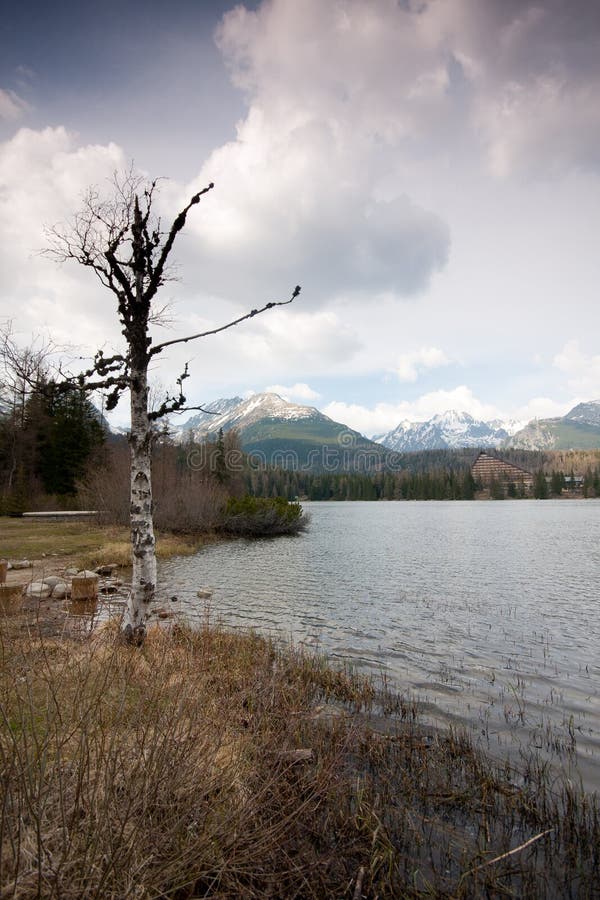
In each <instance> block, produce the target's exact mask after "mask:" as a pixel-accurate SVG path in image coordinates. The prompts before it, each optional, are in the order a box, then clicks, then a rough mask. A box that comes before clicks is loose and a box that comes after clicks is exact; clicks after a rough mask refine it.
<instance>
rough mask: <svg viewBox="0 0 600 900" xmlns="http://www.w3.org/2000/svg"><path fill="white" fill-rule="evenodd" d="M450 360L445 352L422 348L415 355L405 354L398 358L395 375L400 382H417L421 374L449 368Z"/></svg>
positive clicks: (434, 348) (433, 348)
mask: <svg viewBox="0 0 600 900" xmlns="http://www.w3.org/2000/svg"><path fill="white" fill-rule="evenodd" d="M449 363H450V359H448V357H447V356H446V354H445V353H444V352H443V350H438V348H437V347H421V349H420V350H416V351H415V352H413V353H404V354H402V355H401V356H399V357H398V359H397V362H396V368H395V370H394V371H395V373H396V375H397V376H398V378H399V380H400V381H416V380H417V378H418V377H419V374H420V372H422V371H424V370H427V369H437V368H439V367H440V366H447V365H449Z"/></svg>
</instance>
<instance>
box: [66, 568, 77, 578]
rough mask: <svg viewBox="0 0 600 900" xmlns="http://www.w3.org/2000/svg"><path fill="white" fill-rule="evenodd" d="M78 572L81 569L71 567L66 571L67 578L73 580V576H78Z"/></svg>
mask: <svg viewBox="0 0 600 900" xmlns="http://www.w3.org/2000/svg"><path fill="white" fill-rule="evenodd" d="M78 571H79V569H75V568H74V567H73V566H69V567H68V568H67V569H65V575H67V577H69V578H72V577H73V575H77V573H78Z"/></svg>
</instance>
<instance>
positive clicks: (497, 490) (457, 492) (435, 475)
mask: <svg viewBox="0 0 600 900" xmlns="http://www.w3.org/2000/svg"><path fill="white" fill-rule="evenodd" d="M571 478H572V476H571V475H569V473H567V474H566V475H565V473H564V472H562V471H558V470H554V471H553V472H552V473H551V474H550V475H546V473H545V472H544V470H542V469H539V470H538V472H537V473H536V475H535V477H534V482H533V488H532V490H531V491H526V490H524V489H523V487H522V485H520V484H514V483H502V482H500V481H492V482H491V483H490V484H488V485H482V484H479V483H477V482H476V481H475V480H474V479H473V476H472V475H471V471H470V469H465V470H463V471H460V470H459V471H453V470H452V469H432V470H430V471H422V472H410V471H402V472H397V473H393V474H391V473H384V472H378V473H376V474H374V475H359V474H348V473H341V474H323V473H314V474H313V473H310V472H290V471H286V470H283V469H272V470H262V471H255V470H252V469H249V470H247V471H246V472H245V474H244V485H245V488H246V490H247V491H248V493H250V494H253V495H254V496H257V497H276V496H281V497H287V498H288V499H290V500H293V499H295V498H297V497H300V498H303V497H304V498H306V499H308V500H473V499H475V497H476V496H478V495H479V494H480V492H485V495H486V496H489V497H490V498H491V499H492V500H505V499H511V498H520V497H531V496H533V497H535V498H537V499H540V500H545V499H547V498H549V497H559V496H563V495H565V494H569V493H573V494H576V495H577V496H583V497H600V466H596V467H595V468H594V469H591V468H589V469H588V470H587V471H586V473H585V475H584V478H583V483H582V485H581V486H579V485H578V486H577V487H576V488H574V487H573V482H572V481H571Z"/></svg>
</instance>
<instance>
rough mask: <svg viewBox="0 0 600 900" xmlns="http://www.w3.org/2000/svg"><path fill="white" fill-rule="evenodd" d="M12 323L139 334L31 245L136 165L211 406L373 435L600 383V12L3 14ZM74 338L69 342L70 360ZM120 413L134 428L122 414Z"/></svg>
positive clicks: (340, 2) (224, 8) (202, 394)
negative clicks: (259, 403) (272, 398)
mask: <svg viewBox="0 0 600 900" xmlns="http://www.w3.org/2000/svg"><path fill="white" fill-rule="evenodd" d="M0 35H1V38H0V41H1V43H0V318H1V319H3V320H5V319H11V320H12V321H13V325H14V328H15V330H16V331H17V332H18V333H19V337H20V339H21V340H22V341H23V342H24V343H26V342H28V341H29V340H30V339H31V335H32V334H35V333H40V332H45V333H49V334H51V335H52V336H53V338H54V340H55V341H57V342H58V343H59V344H63V345H69V346H70V347H71V348H72V349H71V354H72V355H76V353H79V352H80V353H81V355H85V354H90V353H92V352H93V350H94V349H95V348H97V347H98V346H99V345H102V346H104V347H107V348H108V347H118V346H119V338H120V327H119V325H118V322H117V319H116V308H115V303H114V302H113V300H114V298H113V297H112V295H110V294H108V293H106V292H104V291H103V289H102V288H101V287H100V286H99V285H98V284H97V283H96V282H95V281H94V279H93V276H92V274H91V273H90V271H89V270H84V269H82V270H78V269H77V267H76V266H67V265H65V266H63V267H57V266H56V265H55V264H53V263H52V262H50V261H48V260H46V259H43V258H40V257H39V255H37V253H36V251H37V250H38V249H39V248H40V247H42V246H43V244H44V235H43V226H44V225H52V224H54V223H57V222H61V221H64V220H65V219H67V218H68V217H69V215H70V214H72V213H73V212H74V211H75V210H76V209H77V208H78V206H79V205H80V200H81V194H82V192H83V190H84V189H85V188H86V186H88V185H90V184H97V185H98V186H99V187H100V188H102V189H103V186H104V185H106V184H107V179H108V178H109V176H110V174H111V173H112V172H113V170H115V169H120V168H123V167H126V166H127V165H128V164H129V163H130V162H131V160H132V159H133V160H134V162H135V166H136V167H137V168H138V169H139V170H140V171H142V172H144V173H147V174H148V175H150V176H158V175H160V176H165V178H166V179H167V180H165V182H164V183H163V190H162V193H161V198H160V205H161V212H162V213H163V214H164V215H165V216H168V215H172V214H174V213H176V212H177V211H178V208H179V207H180V206H181V205H183V204H184V203H185V201H186V199H187V198H189V196H190V195H191V193H192V192H195V191H197V190H198V189H199V188H201V187H203V186H204V185H206V184H207V183H208V182H209V181H214V182H215V190H214V191H213V192H211V194H209V195H208V196H207V197H206V198H205V199H204V200H203V202H202V204H201V205H200V207H195V208H194V210H193V211H192V214H191V216H190V218H189V220H188V226H187V228H186V231H185V233H184V234H183V235H182V237H181V240H180V242H179V245H178V246H177V248H176V259H177V263H178V271H179V275H180V280H179V281H177V282H173V283H170V284H168V285H167V286H166V287H165V289H164V294H163V300H164V301H169V302H170V303H171V310H170V316H171V319H172V324H171V325H170V327H169V330H168V331H165V330H164V329H162V330H161V331H160V332H157V334H158V333H160V334H161V337H162V339H163V340H165V339H169V338H171V337H177V336H179V335H183V334H186V333H188V332H190V331H192V332H195V331H199V330H205V329H207V328H210V327H211V326H216V325H219V324H221V323H223V322H225V321H228V320H229V319H230V318H235V317H236V316H237V315H239V314H240V312H242V311H244V310H246V309H249V308H251V307H252V306H255V305H256V304H258V303H261V302H266V301H267V300H274V299H286V298H287V297H288V296H289V295H290V294H291V291H292V290H293V287H294V285H296V284H297V283H299V284H301V285H302V295H301V297H300V298H299V299H298V301H296V303H295V304H294V305H293V306H291V307H287V308H285V309H283V310H277V311H274V312H271V313H267V314H265V315H264V316H263V317H262V318H260V319H256V320H253V322H251V323H249V324H247V325H245V326H241V327H239V328H236V329H234V330H232V331H229V332H226V333H225V334H223V335H221V336H219V337H214V338H207V339H205V340H203V341H202V342H200V343H197V344H195V345H191V346H190V345H187V346H185V347H180V348H177V349H176V350H174V351H173V352H172V353H171V355H170V356H169V357H167V356H165V358H164V359H162V358H161V363H160V367H159V368H157V369H156V371H155V372H154V379H155V382H156V384H157V390H158V391H160V389H161V386H162V387H163V388H165V389H168V388H169V387H171V385H172V383H173V381H174V378H175V377H176V376H177V375H178V374H179V372H180V371H181V370H182V366H183V364H184V363H185V362H186V361H187V360H190V371H191V373H192V377H191V378H190V380H189V381H188V382H187V383H186V386H187V395H188V398H189V401H190V402H191V403H194V404H196V403H201V402H208V401H210V400H212V399H215V398H217V397H223V396H226V397H230V396H234V395H236V394H237V395H246V394H248V393H249V392H251V391H262V390H270V389H273V390H276V391H278V392H279V393H281V394H282V395H284V396H287V397H289V398H290V399H292V400H294V401H297V402H306V403H308V404H310V405H315V406H317V407H318V408H319V409H321V410H323V411H324V412H326V413H328V414H329V415H331V416H332V417H333V418H335V419H337V420H338V421H342V422H345V423H347V424H348V425H350V426H352V427H355V428H357V429H359V430H360V431H363V432H365V433H367V434H373V433H377V432H382V431H385V430H388V429H391V428H393V427H394V426H395V425H397V424H398V422H399V421H400V420H402V419H410V420H423V419H426V418H429V417H430V416H431V415H432V414H434V413H436V412H443V411H445V410H447V409H456V410H466V411H468V412H471V413H472V414H473V415H476V416H480V417H483V418H493V417H502V418H517V419H529V418H531V417H533V416H539V417H543V416H548V415H560V414H563V413H565V412H566V411H567V410H568V409H569V408H570V407H571V406H572V405H574V403H576V402H578V401H580V400H590V399H596V398H598V397H600V296H599V294H600V291H599V288H600V178H599V176H600V3H598V2H597V0H538V2H529V0H263V2H253V3H246V4H245V5H238V6H235V5H233V4H231V3H226V2H222V0H218V2H217V0H215V2H212V0H187V2H186V0H172V2H171V3H169V4H166V3H163V2H159V0H119V2H118V3H117V2H116V0H108V2H103V3H102V4H85V3H83V4H82V3H81V2H77V3H75V2H72V0H64V2H62V3H60V4H47V3H39V4H38V3H33V2H29V3H27V2H24V3H22V4H21V5H20V6H19V7H18V8H17V5H16V4H13V7H12V9H11V10H5V12H4V13H3V17H2V20H1V22H0ZM73 348H76V350H74V349H73ZM117 418H120V419H121V421H125V418H126V408H125V406H123V407H122V408H120V409H119V410H118V413H117Z"/></svg>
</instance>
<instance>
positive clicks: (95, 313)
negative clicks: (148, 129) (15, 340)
mask: <svg viewBox="0 0 600 900" xmlns="http://www.w3.org/2000/svg"><path fill="white" fill-rule="evenodd" d="M123 164H124V156H123V153H122V151H121V149H120V148H119V147H117V146H116V145H115V144H108V145H106V146H100V145H87V146H81V144H80V143H79V142H78V140H77V139H76V137H75V136H74V135H72V134H70V133H69V132H68V131H67V130H66V129H64V128H45V129H43V130H41V131H33V130H31V129H28V128H22V129H20V130H19V131H17V133H16V134H15V135H14V137H13V138H12V139H11V140H9V141H6V142H5V143H3V144H0V271H2V282H3V295H2V314H3V315H5V316H8V317H15V318H16V319H17V320H18V325H19V328H20V329H21V330H29V331H30V332H32V333H36V332H39V331H40V330H43V329H44V328H48V329H51V331H52V333H53V335H54V336H55V339H56V340H57V341H58V342H59V343H61V344H64V343H68V342H70V341H76V342H77V343H78V344H80V345H87V347H88V348H89V347H96V346H97V341H98V334H103V335H105V337H106V338H107V339H108V338H110V337H111V336H113V337H116V336H118V335H119V332H120V329H119V327H118V323H117V318H116V315H115V311H116V300H115V302H114V303H113V302H112V296H110V297H109V296H105V293H106V292H105V291H103V290H102V289H101V288H100V287H99V286H98V283H97V282H96V280H95V279H94V278H93V277H92V276H91V273H90V272H88V271H84V270H82V269H80V268H79V267H78V266H77V265H75V264H73V265H72V266H68V265H65V266H62V267H61V266H58V265H56V264H55V263H54V262H52V261H50V260H47V259H44V258H41V257H40V256H39V253H38V251H39V250H40V249H41V248H42V247H44V246H45V245H46V244H47V240H46V237H45V234H44V226H45V225H53V224H55V223H57V222H60V221H61V220H65V219H67V218H69V217H70V216H71V215H72V214H73V212H74V211H75V210H76V209H78V207H79V206H80V204H81V195H82V193H83V192H84V191H85V189H86V188H87V187H88V186H90V185H91V184H94V183H97V184H100V183H101V182H103V181H104V179H106V178H108V177H109V176H110V175H111V174H112V172H113V171H114V169H115V168H120V167H123Z"/></svg>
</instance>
